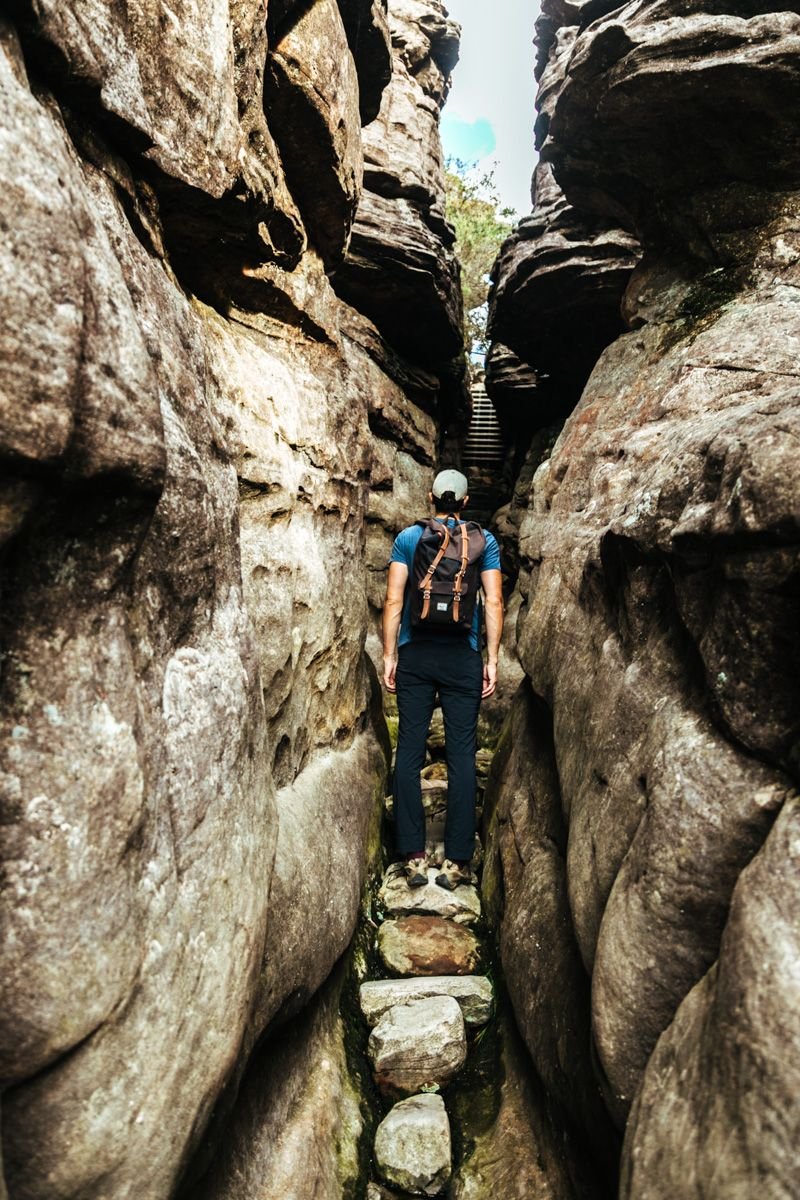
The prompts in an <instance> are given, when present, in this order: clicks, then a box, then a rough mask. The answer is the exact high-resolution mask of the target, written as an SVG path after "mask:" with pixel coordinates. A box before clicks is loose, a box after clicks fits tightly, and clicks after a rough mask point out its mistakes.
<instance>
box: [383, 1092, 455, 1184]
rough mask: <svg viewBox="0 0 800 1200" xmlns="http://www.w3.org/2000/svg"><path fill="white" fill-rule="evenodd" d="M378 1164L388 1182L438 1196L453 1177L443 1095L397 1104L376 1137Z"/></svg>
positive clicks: (412, 1098) (413, 1097) (428, 1096)
mask: <svg viewBox="0 0 800 1200" xmlns="http://www.w3.org/2000/svg"><path fill="white" fill-rule="evenodd" d="M375 1162H376V1164H377V1167H378V1171H379V1172H380V1175H381V1176H382V1178H383V1179H385V1180H386V1182H387V1183H389V1184H392V1185H393V1186H396V1187H400V1188H403V1189H404V1190H405V1191H409V1192H413V1193H415V1194H416V1195H423V1196H437V1195H439V1193H440V1192H441V1191H442V1189H443V1188H444V1186H445V1184H446V1183H447V1180H448V1179H449V1177H450V1122H449V1120H448V1117H447V1112H446V1110H445V1107H444V1101H443V1100H442V1098H441V1096H431V1095H422V1096H411V1097H410V1098H409V1099H408V1100H401V1101H400V1103H399V1104H395V1106H394V1108H393V1109H392V1110H391V1112H390V1113H389V1114H388V1115H387V1116H386V1117H384V1119H383V1120H382V1121H381V1123H380V1125H379V1126H378V1132H377V1134H376V1135H375Z"/></svg>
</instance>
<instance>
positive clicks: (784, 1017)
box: [488, 0, 800, 1200]
mask: <svg viewBox="0 0 800 1200" xmlns="http://www.w3.org/2000/svg"><path fill="white" fill-rule="evenodd" d="M723 8H724V6H723ZM545 18H546V20H545V23H544V24H543V26H542V27H541V28H540V35H541V38H542V46H541V48H542V50H543V57H545V58H546V65H545V64H543V65H544V67H545V69H544V73H543V75H542V89H543V93H542V95H543V119H542V120H541V121H540V123H539V128H538V131H539V138H540V144H541V152H542V161H543V163H544V164H545V165H544V166H540V168H539V178H541V176H542V174H543V173H545V174H546V176H547V178H552V180H553V181H554V183H555V185H556V186H557V187H558V188H560V190H561V192H562V193H563V197H564V200H563V203H564V204H565V205H567V206H568V208H569V211H570V213H571V216H570V220H572V221H573V222H575V228H576V243H577V246H578V249H577V250H575V248H574V247H573V254H574V258H573V259H567V260H564V261H562V262H560V263H559V264H558V267H557V269H554V270H553V271H552V276H551V286H552V292H548V290H547V287H546V284H547V273H546V268H547V266H548V264H549V262H550V261H551V260H550V259H549V258H548V255H549V254H550V252H551V246H552V235H551V231H552V225H551V224H548V221H547V219H546V214H545V213H544V212H543V211H542V209H540V208H537V209H535V210H534V214H533V217H532V218H530V220H529V221H528V222H527V223H526V225H525V228H524V229H523V230H522V231H521V232H520V234H519V235H518V237H517V239H516V241H514V242H512V243H511V245H509V246H507V247H506V250H505V251H504V254H503V255H502V256H501V259H500V261H499V264H498V268H497V278H496V288H495V298H494V304H495V309H494V314H493V320H494V322H495V329H496V330H497V331H498V336H500V334H501V333H502V336H501V340H502V342H503V343H504V345H505V346H506V347H509V348H510V350H511V351H513V352H514V353H515V354H517V355H519V358H520V359H521V360H522V367H521V368H520V369H521V370H524V371H525V372H527V373H528V374H527V382H526V383H525V386H521V387H520V388H518V390H517V395H519V396H520V397H522V398H523V399H522V400H520V402H519V403H520V404H522V403H523V402H524V403H525V404H527V405H532V406H535V405H536V403H537V399H536V396H537V392H536V387H537V386H538V384H537V383H536V382H535V381H533V380H531V373H534V374H538V372H540V371H541V372H542V373H544V374H548V375H549V378H550V380H553V379H558V377H559V370H560V367H559V363H558V361H557V359H558V350H559V343H558V342H557V341H556V342H555V343H554V347H555V351H556V353H555V361H548V360H547V359H546V357H545V349H546V348H544V347H540V346H539V345H538V344H537V341H536V335H535V334H533V335H531V341H530V342H529V343H528V346H527V347H525V346H523V345H522V344H521V343H517V344H516V345H515V344H514V332H513V331H515V330H517V329H519V330H524V328H526V327H527V328H528V329H535V328H537V321H538V320H539V319H540V315H541V322H542V325H543V327H544V328H548V327H549V326H548V322H549V321H550V320H551V313H552V311H553V307H554V300H553V297H554V296H556V295H557V299H558V304H559V306H560V307H561V309H562V311H563V312H564V313H565V314H566V315H567V316H568V315H569V314H570V312H571V311H574V312H575V313H576V314H577V313H580V312H581V310H582V306H583V305H584V303H585V302H586V296H587V294H589V295H591V294H592V293H593V292H594V293H595V294H599V293H601V292H602V291H603V289H604V287H605V285H606V282H607V281H608V280H610V279H611V278H613V275H614V270H615V268H614V266H613V263H614V256H615V255H616V253H617V250H616V249H615V250H614V253H613V254H611V255H610V256H607V254H606V252H605V250H604V252H603V253H602V254H601V255H600V256H599V258H598V261H597V262H592V261H591V259H590V258H589V257H588V256H585V257H583V259H582V258H581V256H582V255H584V252H585V247H586V245H587V244H588V243H587V239H586V236H585V230H586V229H587V228H590V227H593V228H595V229H597V228H598V227H599V228H601V229H605V230H606V231H607V230H609V229H612V228H619V229H621V230H623V231H624V237H626V238H628V239H633V240H631V241H630V242H629V247H631V248H632V247H633V246H634V245H635V244H636V243H638V245H639V246H640V247H641V255H642V257H641V261H640V262H639V264H638V265H637V266H636V267H635V269H634V270H633V273H632V274H631V273H630V266H629V267H628V269H627V270H628V279H627V284H626V285H625V286H624V295H622V296H621V310H620V311H621V316H619V319H620V320H621V321H624V323H625V325H626V326H627V329H628V332H624V333H622V335H621V336H619V337H617V338H616V339H615V340H613V341H611V343H610V344H609V345H608V347H607V348H606V349H605V351H604V352H603V353H602V354H601V355H600V357H599V360H598V361H597V362H596V365H594V368H593V370H592V371H591V374H590V375H589V376H588V378H585V379H584V380H583V381H582V382H583V385H584V386H583V391H582V395H581V396H580V399H579V401H578V402H577V405H576V407H575V408H574V411H573V412H572V413H571V415H570V416H569V417H568V418H567V420H566V423H565V425H564V427H563V430H562V432H561V435H560V437H559V438H558V441H557V442H556V444H555V447H554V448H553V450H552V453H551V454H550V455H549V457H548V458H547V460H546V461H545V462H544V463H543V464H542V465H541V466H540V467H539V470H538V471H537V473H536V475H535V477H534V480H533V485H532V488H531V493H530V497H529V503H528V507H527V510H525V512H524V515H523V518H522V527H521V532H520V555H521V559H522V562H523V577H522V585H521V590H522V608H521V613H520V621H519V626H518V633H519V652H520V659H521V662H522V664H523V666H524V668H525V671H526V674H527V676H528V682H527V683H526V684H525V685H524V689H523V691H522V692H521V693H520V695H519V697H518V699H517V701H516V702H515V711H514V713H513V715H512V719H511V725H510V728H509V732H508V734H507V737H506V742H505V749H504V750H503V751H502V752H501V754H500V755H499V756H498V761H497V765H496V768H495V772H496V773H495V785H494V797H495V806H496V807H495V813H494V824H493V828H494V836H493V839H492V843H491V846H490V860H489V862H490V865H489V868H488V869H489V870H490V871H491V870H493V871H495V872H496V881H497V894H498V905H499V906H500V907H501V908H502V909H503V911H504V914H505V915H504V917H503V922H502V935H501V936H502V945H503V959H504V964H505V969H506V974H507V977H508V979H509V986H510V989H511V993H512V998H513V1000H514V1003H515V1008H516V1011H517V1015H518V1019H519V1020H520V1026H521V1029H522V1031H523V1034H524V1037H525V1039H526V1042H527V1045H528V1048H529V1050H530V1052H531V1055H532V1057H533V1061H534V1063H535V1065H536V1067H537V1070H538V1072H539V1074H540V1075H541V1077H542V1079H543V1080H544V1081H545V1082H546V1084H547V1086H548V1088H549V1089H550V1090H551V1093H552V1094H553V1095H554V1096H556V1097H557V1098H558V1099H559V1100H560V1101H561V1102H563V1103H565V1104H567V1106H568V1107H569V1108H570V1110H571V1111H572V1113H573V1116H574V1118H575V1119H576V1120H578V1121H579V1122H580V1123H581V1124H582V1125H583V1126H584V1127H585V1128H587V1129H588V1130H589V1131H590V1132H595V1133H596V1132H598V1131H599V1133H600V1138H601V1140H602V1138H603V1129H604V1123H605V1122H606V1120H607V1117H608V1116H610V1117H611V1118H612V1120H613V1121H614V1123H615V1124H616V1126H617V1128H618V1129H619V1130H620V1132H621V1133H624V1139H625V1141H624V1151H623V1154H622V1180H623V1182H622V1190H621V1195H623V1196H626V1197H631V1200H634V1198H636V1197H642V1196H647V1197H651V1198H656V1197H662V1196H663V1197H665V1198H666V1197H671V1198H674V1197H676V1196H681V1197H695V1196H698V1195H701V1194H709V1195H711V1194H713V1195H714V1196H719V1197H736V1198H737V1200H740V1198H741V1200H744V1198H745V1197H749V1196H751V1195H753V1194H755V1193H756V1192H757V1191H761V1190H764V1189H766V1191H767V1193H768V1194H770V1195H775V1196H784V1195H787V1196H788V1195H790V1194H791V1192H792V1190H793V1187H794V1186H795V1184H794V1182H793V1181H794V1180H795V1179H796V1169H797V1164H796V1154H795V1151H794V1150H793V1149H792V1148H791V1147H794V1146H795V1145H796V1143H797V1139H798V1135H799V1134H800V1130H798V1127H797V1110H796V1107H794V1106H792V1105H791V1104H789V1103H788V1102H787V1097H788V1095H789V1094H790V1093H791V1090H792V1089H794V1088H796V1087H797V1084H798V1079H799V1078H800V1049H799V1048H798V1047H799V1046H800V1028H799V1027H798V1025H797V1013H798V1004H797V997H798V987H799V985H800V976H799V975H798V972H799V971H800V946H799V945H798V940H797V936H796V930H797V926H798V917H800V892H798V882H797V881H798V878H800V877H799V876H798V873H797V869H796V867H797V864H796V848H795V849H792V848H791V846H792V843H791V834H790V832H789V831H790V830H791V829H792V828H794V826H795V825H796V811H795V809H796V789H797V784H798V769H799V766H800V759H798V736H797V724H796V714H797V712H798V699H799V698H800V697H798V690H797V689H798V679H800V672H798V658H799V654H798V633H797V620H796V605H797V596H798V523H799V522H800V494H799V493H798V479H799V478H800V474H799V473H798V467H800V452H799V451H798V442H797V436H796V433H797V429H798V428H800V408H799V407H798V389H797V376H798V369H797V362H798V353H800V305H799V304H798V281H799V280H800V238H798V232H797V229H798V220H797V216H798V194H797V188H798V186H800V177H799V176H798V164H797V158H796V156H795V155H793V154H791V153H790V152H789V150H788V147H789V145H790V144H792V140H793V139H795V140H796V136H797V126H796V115H795V114H796V111H797V89H798V87H800V75H799V74H798V72H797V52H798V48H800V41H799V40H798V35H800V18H798V17H797V16H796V15H795V14H794V13H789V12H777V11H776V12H772V13H766V12H765V11H764V10H763V6H760V7H759V8H758V9H757V10H756V9H754V10H753V11H752V13H751V12H749V11H748V12H743V11H742V9H741V7H740V6H738V7H737V8H736V12H735V13H734V12H729V13H728V12H724V11H722V10H721V9H720V6H719V5H716V6H714V7H713V11H711V10H710V9H708V10H706V11H703V8H702V5H701V6H700V8H697V7H696V6H695V7H694V8H692V10H691V11H689V10H687V9H686V8H685V7H681V6H679V5H676V4H675V3H673V2H672V0H667V2H664V3H646V4H644V5H643V4H639V3H637V4H629V5H625V6H622V7H616V8H613V10H612V9H611V6H602V7H598V6H597V5H585V6H579V5H569V6H566V5H565V6H559V7H556V6H555V5H551V6H549V7H546V10H545ZM790 114H791V115H790ZM767 129H769V131H770V133H769V142H770V145H769V148H768V146H767V138H766V130H767ZM561 212H562V213H563V212H564V210H563V209H562V210H561ZM560 219H562V220H563V216H562V218H560ZM593 223H599V225H598V224H593ZM580 231H583V232H580ZM528 232H532V233H533V236H532V237H531V238H530V249H529V250H528V252H527V253H526V254H523V251H522V246H523V244H524V243H525V241H526V238H527V234H528ZM611 242H613V244H614V245H615V247H618V246H619V245H620V240H619V238H618V237H617V235H612V236H611ZM601 245H603V246H605V247H607V246H608V245H609V235H608V233H607V232H606V233H603V234H602V235H601ZM576 259H577V262H576V269H575V271H571V266H570V264H571V263H572V262H575V260H576ZM584 264H585V270H584ZM609 264H611V269H610V271H607V267H608V266H609ZM592 276H594V278H592ZM522 279H524V280H525V281H526V283H525V286H523V285H522V283H521V282H520V280H522ZM561 281H563V288H564V292H563V293H561V292H560V291H559V292H557V284H559V283H560V282H561ZM623 282H624V281H623ZM619 283H620V280H619V279H618V285H619ZM570 289H572V290H570ZM606 294H607V295H608V296H609V297H610V294H611V293H610V291H609V292H608V293H606ZM528 297H530V306H529V307H528ZM571 298H574V309H573V310H571V308H570V299H571ZM565 319H566V318H565ZM539 327H541V326H539ZM599 327H600V325H599V323H598V324H596V325H595V326H594V328H595V331H596V330H597V329H598V328H599ZM580 336H581V331H580V329H578V330H575V331H574V337H575V338H578V339H579V338H580ZM563 345H564V350H563V353H564V355H565V357H566V358H567V361H566V362H565V364H564V368H563V369H564V371H565V372H567V371H569V370H570V369H571V367H572V366H573V365H574V357H571V356H570V355H569V353H568V351H569V347H568V346H567V344H566V342H565V343H563ZM585 346H586V342H585V340H584V347H585ZM578 352H579V351H577V350H576V353H578ZM495 353H496V362H497V363H498V364H499V365H500V366H501V367H502V370H503V372H504V374H501V373H498V376H497V377H496V381H497V384H498V386H502V388H505V384H506V381H510V382H511V383H512V384H513V383H514V373H513V361H511V360H510V359H509V356H508V354H507V352H506V350H498V351H496V352H495ZM550 353H553V346H551V348H550ZM526 354H527V357H526ZM564 377H566V375H565V376H564ZM526 388H527V391H526ZM505 394H508V392H506V393H505ZM522 419H523V420H524V419H525V417H524V415H523V417H522ZM533 423H534V424H535V423H536V422H535V419H534V422H533ZM543 878H547V879H549V880H550V881H551V883H552V887H551V888H544V889H543V883H542V880H543ZM543 890H544V895H543ZM767 914H772V915H771V916H768V915H767ZM755 946H758V947H759V948H760V949H759V951H755ZM532 947H535V950H534V949H532ZM537 980H539V981H541V987H540V988H538V989H537V988H536V987H535V986H534V987H532V986H531V985H532V982H534V983H535V982H536V981H537ZM554 980H555V981H559V980H560V981H563V986H561V987H556V986H555V985H554V983H553V981H554ZM565 995H567V996H568V997H569V999H568V1001H567V1002H566V1008H565V1001H564V996H565ZM590 1036H591V1046H592V1054H591V1055H589V1054H588V1053H587V1047H588V1046H589V1044H590V1043H589V1038H590ZM570 1046H572V1047H573V1049H572V1050H570V1049H569V1047H570ZM555 1047H558V1051H557V1052H556V1051H555ZM601 1097H602V1104H599V1101H600V1098H601ZM604 1114H606V1115H604Z"/></svg>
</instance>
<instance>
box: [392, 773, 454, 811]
mask: <svg viewBox="0 0 800 1200" xmlns="http://www.w3.org/2000/svg"><path fill="white" fill-rule="evenodd" d="M420 792H421V794H422V805H423V808H424V809H425V816H426V817H428V818H431V817H436V816H439V815H440V814H441V813H442V812H443V811H444V809H446V808H447V777H446V776H445V778H444V779H443V780H442V779H431V778H426V777H425V776H424V774H423V777H422V779H421V780H420ZM384 811H385V813H386V816H387V817H388V818H389V820H390V821H392V820H394V796H387V797H386V799H385V801H384Z"/></svg>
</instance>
